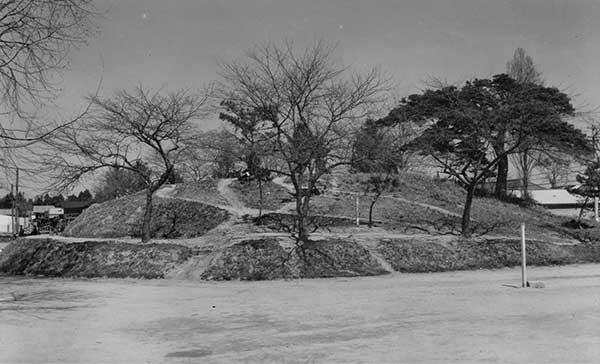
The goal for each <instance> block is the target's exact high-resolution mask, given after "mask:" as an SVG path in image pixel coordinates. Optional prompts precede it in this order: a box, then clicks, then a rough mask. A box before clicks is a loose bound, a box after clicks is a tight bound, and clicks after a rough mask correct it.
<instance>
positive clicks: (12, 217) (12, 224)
mask: <svg viewBox="0 0 600 364" xmlns="http://www.w3.org/2000/svg"><path fill="white" fill-rule="evenodd" d="M10 197H11V200H12V207H11V209H10V228H11V230H12V234H13V236H14V235H15V224H16V223H15V185H13V184H12V183H11V184H10Z"/></svg>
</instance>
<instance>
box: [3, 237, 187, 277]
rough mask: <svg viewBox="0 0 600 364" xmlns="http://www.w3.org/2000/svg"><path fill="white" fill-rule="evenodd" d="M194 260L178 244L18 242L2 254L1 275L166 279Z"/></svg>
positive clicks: (20, 240)
mask: <svg viewBox="0 0 600 364" xmlns="http://www.w3.org/2000/svg"><path fill="white" fill-rule="evenodd" d="M191 256H192V250H191V249H190V248H187V247H184V246H180V245H175V244H143V245H142V244H129V243H119V242H110V241H102V242H101V241H86V242H82V243H63V242H58V241H55V240H52V239H19V240H17V241H15V242H13V243H11V244H10V245H8V246H7V247H6V249H4V250H3V251H2V253H0V272H1V273H4V274H9V275H41V276H47V277H88V278H92V277H110V278H126V277H131V278H163V277H164V275H165V273H166V272H168V271H169V270H171V269H172V268H174V267H175V266H176V265H178V264H181V263H183V262H185V261H186V260H187V259H189V258H190V257H191Z"/></svg>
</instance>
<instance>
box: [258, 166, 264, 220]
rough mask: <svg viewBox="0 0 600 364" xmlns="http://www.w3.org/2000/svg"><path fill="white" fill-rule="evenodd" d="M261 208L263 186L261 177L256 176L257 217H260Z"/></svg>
mask: <svg viewBox="0 0 600 364" xmlns="http://www.w3.org/2000/svg"><path fill="white" fill-rule="evenodd" d="M262 208H263V186H262V176H258V217H259V218H260V217H261V216H262Z"/></svg>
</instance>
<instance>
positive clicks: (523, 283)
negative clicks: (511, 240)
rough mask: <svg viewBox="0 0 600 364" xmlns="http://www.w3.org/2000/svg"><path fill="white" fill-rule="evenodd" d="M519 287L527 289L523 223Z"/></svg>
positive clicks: (522, 225)
mask: <svg viewBox="0 0 600 364" xmlns="http://www.w3.org/2000/svg"><path fill="white" fill-rule="evenodd" d="M521 287H523V288H525V287H527V249H526V246H525V223H522V224H521Z"/></svg>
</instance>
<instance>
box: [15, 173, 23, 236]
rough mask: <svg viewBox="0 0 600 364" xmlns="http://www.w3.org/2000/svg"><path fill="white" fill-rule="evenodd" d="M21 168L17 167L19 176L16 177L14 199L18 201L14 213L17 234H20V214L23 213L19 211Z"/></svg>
mask: <svg viewBox="0 0 600 364" xmlns="http://www.w3.org/2000/svg"><path fill="white" fill-rule="evenodd" d="M18 198H19V168H17V178H16V183H15V196H13V201H16V203H15V204H14V206H15V211H14V215H15V230H14V233H15V235H18V234H19V231H20V230H21V229H20V226H19V216H20V215H21V214H20V213H19V203H18V202H19V201H18Z"/></svg>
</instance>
